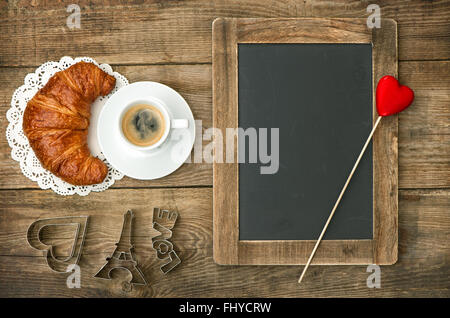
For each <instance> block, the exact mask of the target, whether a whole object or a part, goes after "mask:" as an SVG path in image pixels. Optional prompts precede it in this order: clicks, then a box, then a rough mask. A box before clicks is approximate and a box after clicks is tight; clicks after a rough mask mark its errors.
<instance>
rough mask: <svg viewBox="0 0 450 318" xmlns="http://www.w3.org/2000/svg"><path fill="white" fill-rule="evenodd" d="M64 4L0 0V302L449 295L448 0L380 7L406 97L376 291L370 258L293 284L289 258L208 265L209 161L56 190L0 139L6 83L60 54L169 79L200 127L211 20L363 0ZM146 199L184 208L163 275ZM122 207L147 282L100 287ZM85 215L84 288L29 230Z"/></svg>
mask: <svg viewBox="0 0 450 318" xmlns="http://www.w3.org/2000/svg"><path fill="white" fill-rule="evenodd" d="M73 2H74V1H72V0H69V1H49V0H32V1H22V0H18V1H2V2H0V43H1V45H0V101H1V103H0V113H1V116H0V125H1V131H2V134H3V137H2V138H0V158H1V161H0V296H32V297H35V296H56V297H60V296H69V297H71V296H75V297H78V296H80V297H88V296H99V297H104V296H134V297H136V296H146V297H246V296H252V297H302V296H306V297H309V296H320V297H329V296H337V297H341V296H362V297H372V296H375V297H377V296H378V297H379V296H381V297H389V296H395V297H396V296H425V297H428V296H446V297H448V296H450V291H449V288H450V278H449V277H450V264H449V263H450V262H449V261H450V246H449V238H450V76H449V74H450V62H449V59H450V1H448V0H445V1H444V0H441V1H418V0H415V1H404V0H402V1H394V0H386V1H382V2H381V1H380V2H381V3H380V6H381V15H382V17H385V18H393V19H395V20H397V22H398V29H399V43H398V46H399V77H400V81H401V82H403V83H405V84H406V85H409V86H410V87H412V88H413V89H414V91H415V93H416V100H415V102H414V104H413V106H412V107H411V108H410V109H409V110H408V111H405V112H404V113H402V114H401V115H400V117H399V188H400V189H399V225H398V226H399V260H398V262H397V264H395V265H393V266H383V267H382V268H381V271H382V274H381V288H379V289H370V288H368V287H367V286H366V280H367V277H368V275H369V273H367V272H366V268H367V267H366V266H312V267H311V268H310V271H309V272H308V274H307V277H306V278H305V280H304V283H303V285H302V286H301V287H299V285H298V284H297V278H298V275H299V273H300V270H301V267H298V266H279V267H275V266H219V265H216V264H214V262H213V259H212V166H211V165H210V164H206V163H203V164H185V165H184V166H183V167H182V168H180V169H179V170H178V171H176V172H175V173H174V174H172V175H170V176H168V177H166V178H163V179H161V180H155V181H138V180H133V179H130V178H124V179H122V180H121V181H119V182H116V183H115V184H114V186H113V187H112V188H111V189H109V190H107V191H105V192H101V193H91V194H90V195H88V196H86V197H80V196H77V195H75V196H70V197H62V196H59V195H56V194H55V193H53V192H52V191H51V190H41V189H39V188H38V186H37V184H36V183H34V182H32V181H30V180H28V179H27V178H26V177H25V176H23V175H22V173H21V171H20V168H19V164H18V163H17V162H15V161H14V160H12V159H11V156H10V148H9V146H8V143H7V141H6V138H5V130H6V127H7V124H8V122H7V120H6V117H5V113H6V111H7V109H8V108H9V104H10V100H11V95H12V93H13V92H14V90H15V89H16V88H17V87H19V86H20V85H21V84H22V83H23V79H24V77H25V75H26V74H27V73H29V72H32V71H34V69H35V68H36V67H37V66H38V65H40V64H41V63H43V62H45V61H48V60H59V58H60V57H62V56H65V55H68V56H72V57H76V56H90V57H93V58H95V59H96V60H97V61H99V62H101V63H109V64H111V65H112V66H113V68H114V69H115V70H117V71H118V72H120V73H122V74H124V75H125V76H126V77H127V78H128V79H129V80H130V82H135V81H141V80H153V81H158V82H162V83H164V84H167V85H169V86H171V87H173V88H174V89H176V90H178V91H179V92H180V93H181V94H182V95H183V96H184V97H185V99H186V100H187V102H188V103H189V104H190V105H191V107H192V110H193V112H194V116H195V118H196V119H201V120H202V121H203V129H207V128H208V127H211V117H212V105H211V75H212V74H211V22H212V21H213V20H214V18H216V17H220V16H221V17H311V16H318V17H367V16H368V15H369V14H368V13H367V12H366V7H367V5H368V4H369V2H363V1H343V0H338V1H312V0H305V1H294V0H285V1H278V2H277V1H268V0H263V1H261V0H245V1H244V0H241V1H228V0H226V1H217V2H214V1H167V2H164V1H148V2H146V1H138V0H134V1H129V4H127V5H125V4H124V3H125V1H119V0H108V1H106V0H104V1H95V4H94V2H93V1H88V0H79V1H76V2H77V3H78V4H79V5H80V7H81V28H80V29H74V30H70V29H69V28H68V27H67V26H66V19H67V17H68V16H69V13H67V12H66V8H67V6H68V5H69V4H71V3H73ZM372 2H377V1H372ZM102 3H103V5H102ZM206 143H207V142H206ZM153 206H162V207H168V208H175V209H178V211H179V213H180V218H179V221H178V224H177V225H176V227H175V229H174V236H173V242H174V244H175V246H176V249H177V251H179V255H180V257H181V259H182V263H181V265H180V266H179V267H178V268H177V269H176V270H174V271H173V272H171V273H169V274H168V275H167V276H163V275H162V274H161V273H160V272H159V264H160V263H159V260H157V259H156V257H155V253H154V251H153V250H152V249H151V237H152V236H154V235H155V232H154V231H152V229H151V213H152V207H153ZM129 208H132V209H133V210H134V211H135V214H136V221H137V222H136V226H135V231H134V235H133V240H134V243H135V247H136V257H137V260H138V262H139V264H140V266H141V269H142V271H143V272H144V274H145V276H146V277H147V279H148V281H149V282H150V285H148V286H145V287H139V286H134V287H133V288H130V286H129V285H127V284H122V283H121V281H122V280H123V279H124V278H125V276H124V275H123V273H118V274H116V275H114V276H115V278H116V279H114V280H110V281H103V280H99V279H94V278H92V276H93V275H94V274H95V272H96V271H97V270H98V269H99V268H100V267H101V265H103V263H104V261H105V258H106V257H107V256H108V255H109V254H110V253H111V252H112V251H113V249H114V243H115V242H117V240H118V238H119V235H120V230H121V226H122V220H123V214H124V212H125V211H126V210H127V209H129ZM85 214H88V215H91V220H90V223H89V226H88V233H87V237H86V242H85V247H84V250H83V255H82V258H81V261H80V266H81V288H80V289H69V288H67V287H66V277H67V274H57V273H53V272H51V271H50V269H49V268H48V267H47V265H46V263H45V260H44V258H43V257H42V253H41V252H39V251H35V250H33V249H31V248H30V247H29V246H28V244H27V242H26V230H27V227H28V226H29V225H30V224H31V223H32V222H33V221H34V220H36V219H39V218H43V217H49V216H63V215H85ZM65 238H66V239H67V237H65V236H61V237H58V238H53V240H64V239H65ZM116 276H117V277H116ZM119 276H121V277H119ZM121 278H122V279H121Z"/></svg>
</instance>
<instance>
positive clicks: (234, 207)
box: [212, 18, 398, 265]
mask: <svg viewBox="0 0 450 318" xmlns="http://www.w3.org/2000/svg"><path fill="white" fill-rule="evenodd" d="M381 24H382V26H383V27H382V28H380V29H368V28H367V24H366V21H365V19H339V18H336V19H328V18H327V19H326V18H298V19H292V18H272V19H259V18H258V19H251V18H249V19H234V18H218V19H216V20H215V21H214V22H213V37H212V52H213V69H212V79H213V125H214V128H215V134H216V133H217V131H220V134H219V135H215V137H214V138H215V144H217V141H220V137H223V140H226V144H225V145H224V147H223V151H219V150H218V149H215V151H214V162H213V171H214V173H213V176H214V177H213V256H214V260H215V262H216V263H219V264H239V265H241V264H271V265H273V264H283V265H286V264H305V263H306V261H307V259H308V256H309V255H310V253H311V251H312V249H313V247H314V244H315V241H316V240H317V238H318V237H319V235H320V233H321V230H322V228H323V226H324V224H325V222H326V220H327V218H328V216H329V214H330V212H331V209H332V207H333V205H334V203H335V201H336V199H337V197H338V195H339V193H340V190H341V189H342V186H343V185H344V183H345V181H346V178H347V176H348V174H349V173H350V170H351V168H352V166H353V164H354V162H355V160H356V158H357V156H358V154H359V152H360V150H361V148H362V146H363V144H364V142H365V140H366V139H367V136H368V135H369V133H370V131H371V129H372V127H373V123H374V122H375V121H376V119H377V116H378V115H377V113H376V107H375V100H374V96H375V88H376V87H375V84H374V83H377V82H378V80H379V79H380V78H381V77H382V76H384V75H393V76H396V75H397V25H396V23H395V21H393V20H389V19H382V21H381ZM397 120H398V119H397V117H396V116H393V117H388V118H385V120H383V123H382V124H380V125H379V127H378V129H377V131H376V132H375V134H374V136H373V141H372V143H371V144H370V145H369V148H368V149H367V151H366V152H365V154H364V157H363V159H362V161H361V163H360V165H359V166H358V169H357V170H356V173H355V175H354V176H353V178H352V180H351V183H350V185H349V188H348V189H347V191H346V193H345V195H344V197H343V200H342V201H341V204H340V205H339V208H338V210H337V211H336V213H335V216H334V218H333V220H332V222H331V224H330V226H329V227H328V230H327V232H326V234H325V237H324V240H323V241H322V242H321V244H320V246H319V249H318V250H317V252H316V254H315V257H314V260H313V264H384V265H387V264H393V263H395V262H396V260H397V254H398V253H397V247H398V234H397V233H398V227H397V224H398V186H397V184H398V171H397V169H398V168H397V167H398V151H397V133H398V121H397ZM230 128H232V129H231V130H234V131H237V132H239V133H236V136H235V138H234V139H233V137H232V138H229V136H228V133H226V132H227V131H228V130H229V129H230ZM225 135H226V137H225ZM272 137H274V139H272ZM264 146H266V147H267V148H268V149H264V148H265V147H264ZM229 149H231V150H233V151H234V155H233V157H232V159H233V160H231V161H230V160H229V159H230V158H231V157H230V156H229ZM255 149H256V151H255ZM277 150H278V151H277ZM224 152H226V156H224ZM276 154H278V155H276ZM264 155H265V156H264ZM224 157H226V158H224ZM225 159H226V160H225Z"/></svg>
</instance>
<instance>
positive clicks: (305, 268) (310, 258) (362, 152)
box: [298, 116, 383, 284]
mask: <svg viewBox="0 0 450 318" xmlns="http://www.w3.org/2000/svg"><path fill="white" fill-rule="evenodd" d="M381 118H383V117H382V116H379V117H378V119H377V121H376V122H375V125H374V126H373V128H372V131H371V132H370V134H369V137H368V138H367V140H366V143H365V144H364V147H363V148H362V150H361V153H360V154H359V156H358V159H357V160H356V162H355V165H354V166H353V169H352V171H351V172H350V175H349V176H348V178H347V181H346V182H345V184H344V187H343V188H342V190H341V194H339V197H338V199H337V201H336V203H335V204H334V207H333V210H331V214H330V216H329V217H328V220H327V223H325V226H324V228H323V230H322V233H320V236H319V239H318V240H317V242H316V245H315V246H314V249H313V251H312V253H311V255H310V256H309V259H308V262H306V265H305V267H304V268H303V272H302V274H301V275H300V278H299V279H298V283H299V284H300V283H301V282H302V279H303V276H305V273H306V270H307V269H308V267H309V264H311V261H312V259H313V257H314V254H315V253H316V250H317V248H318V247H319V244H320V242H321V241H322V237H323V235H324V234H325V232H326V230H327V228H328V225H329V224H330V221H331V219H332V218H333V215H334V212H335V211H336V209H337V207H338V205H339V202H341V199H342V197H343V196H344V193H345V190H347V186H348V184H349V183H350V179H351V178H352V177H353V174H354V173H355V170H356V168H357V167H358V165H359V162H360V161H361V158H362V156H363V154H364V152H365V151H366V149H367V146H368V145H369V142H370V139H372V136H373V133H374V132H375V129H377V126H378V124H379V123H380V120H381Z"/></svg>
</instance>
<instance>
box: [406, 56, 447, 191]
mask: <svg viewBox="0 0 450 318" xmlns="http://www.w3.org/2000/svg"><path fill="white" fill-rule="evenodd" d="M449 74H450V62H449V61H440V62H427V63H421V62H404V63H400V70H399V79H400V81H401V82H402V83H404V84H405V85H408V86H409V87H411V88H412V89H413V90H414V95H415V97H414V103H413V104H412V105H411V107H409V108H408V109H407V110H406V111H404V112H402V113H401V114H400V115H399V184H400V187H402V188H449V187H450V76H449Z"/></svg>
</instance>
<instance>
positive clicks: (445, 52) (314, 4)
mask: <svg viewBox="0 0 450 318" xmlns="http://www.w3.org/2000/svg"><path fill="white" fill-rule="evenodd" d="M375 2H377V1H375ZM71 3H72V2H71V1H70V0H64V1H58V2H55V1H50V0H36V1H25V0H19V1H9V2H6V1H4V2H2V3H1V4H0V21H1V22H0V42H1V43H2V46H1V47H0V65H9V66H18V65H22V66H23V65H30V66H37V65H40V64H41V63H43V62H45V61H47V60H50V59H58V58H60V57H61V56H64V55H72V56H74V55H79V54H82V55H86V56H96V57H97V58H98V59H101V60H103V61H104V62H106V63H115V64H143V63H153V64H154V63H210V62H211V23H212V21H213V20H214V19H215V18H216V17H239V18H249V17H255V18H258V17H264V18H269V17H273V18H278V17H343V18H364V19H365V18H367V17H368V16H369V13H368V12H367V11H366V8H367V6H368V4H369V3H368V2H365V1H344V0H339V1H320V0H307V1H297V0H286V1H269V0H264V1H260V0H239V1H233V0H226V1H220V2H217V1H213V0H207V1H201V0H196V1H188V2H187V1H137V0H135V1H129V2H126V3H124V2H123V1H119V0H115V1H111V0H101V1H95V2H93V1H89V0H81V1H77V3H78V4H79V5H80V8H81V28H80V29H74V30H70V29H69V28H68V27H67V26H66V20H67V17H68V16H69V13H68V12H66V8H67V6H68V5H69V4H71ZM379 5H380V8H381V17H382V18H392V19H394V20H396V21H397V22H398V23H399V25H400V28H399V48H400V51H399V58H400V59H401V60H419V59H427V60H430V59H435V60H437V59H448V58H450V32H449V31H450V20H449V19H448V15H449V12H450V1H448V0H438V1H432V2H430V1H420V0H414V1H408V0H386V1H379ZM11 39H13V40H11ZM87 39H88V40H87ZM430 48H432V49H430ZM17 52H20V54H17Z"/></svg>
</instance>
